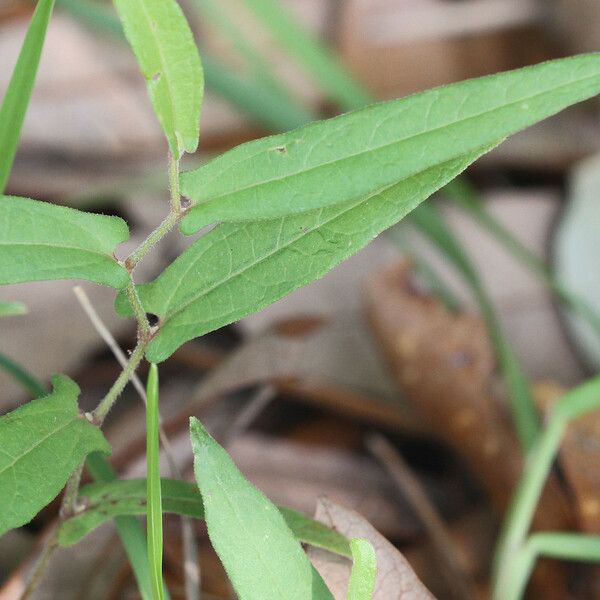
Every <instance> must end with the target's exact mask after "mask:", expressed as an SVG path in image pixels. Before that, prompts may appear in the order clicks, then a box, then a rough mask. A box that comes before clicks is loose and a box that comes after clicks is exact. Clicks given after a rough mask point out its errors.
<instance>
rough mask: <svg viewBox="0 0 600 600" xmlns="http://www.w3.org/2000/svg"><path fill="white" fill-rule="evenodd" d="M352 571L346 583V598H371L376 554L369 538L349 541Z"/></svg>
mask: <svg viewBox="0 0 600 600" xmlns="http://www.w3.org/2000/svg"><path fill="white" fill-rule="evenodd" d="M350 548H351V549H352V560H353V564H352V572H351V573H350V582H349V583H348V595H347V598H348V600H371V598H372V597H373V592H374V590H375V579H376V578H377V556H376V555H375V548H373V546H372V545H371V542H369V540H364V539H361V538H355V539H353V540H351V541H350Z"/></svg>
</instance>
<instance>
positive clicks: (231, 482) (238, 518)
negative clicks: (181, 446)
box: [190, 417, 313, 600]
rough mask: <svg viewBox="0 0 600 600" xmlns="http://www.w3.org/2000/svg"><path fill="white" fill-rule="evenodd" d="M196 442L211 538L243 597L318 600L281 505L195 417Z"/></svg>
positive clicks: (196, 467) (196, 469)
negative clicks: (248, 477)
mask: <svg viewBox="0 0 600 600" xmlns="http://www.w3.org/2000/svg"><path fill="white" fill-rule="evenodd" d="M190 436H191V439H192V448H193V451H194V472H195V474H196V481H197V483H198V488H199V489H200V493H201V494H202V498H203V500H204V510H205V519H206V525H207V528H208V535H209V537H210V540H211V543H212V545H213V547H214V549H215V550H216V552H217V554H218V555H219V558H220V559H221V562H222V563H223V566H224V567H225V570H226V571H227V574H228V575H229V579H230V580H231V583H232V585H233V587H234V589H235V591H236V593H237V595H238V596H239V597H240V598H244V600H307V599H310V598H312V597H313V571H312V565H311V564H310V561H309V560H308V557H307V556H306V554H305V553H304V551H303V550H302V547H301V546H300V544H299V543H298V541H297V540H296V539H295V538H294V536H293V534H292V532H291V531H290V529H289V527H288V526H287V525H286V523H285V521H284V520H283V517H282V516H281V513H280V512H279V511H278V510H277V508H276V507H275V505H274V504H272V503H271V502H270V501H269V500H268V499H267V498H266V497H265V496H264V495H263V494H262V493H261V492H260V491H259V490H257V489H256V488H255V487H254V486H253V485H252V484H251V483H249V482H248V481H247V480H246V479H244V477H243V476H242V474H241V473H240V472H239V471H238V469H237V467H236V466H235V465H234V464H233V461H232V460H231V458H230V457H229V455H228V454H227V452H225V450H224V449H223V448H221V446H219V445H218V444H217V443H216V442H215V441H214V440H213V438H212V437H211V436H210V435H209V434H208V432H207V431H206V430H205V429H204V427H202V425H201V424H200V422H199V421H198V420H197V419H195V418H193V417H192V418H191V419H190Z"/></svg>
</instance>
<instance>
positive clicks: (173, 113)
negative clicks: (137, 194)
mask: <svg viewBox="0 0 600 600" xmlns="http://www.w3.org/2000/svg"><path fill="white" fill-rule="evenodd" d="M138 2H139V4H140V5H141V6H142V11H143V13H144V16H145V17H146V22H147V25H148V30H149V31H150V37H151V38H152V40H153V42H154V45H155V47H156V50H157V52H158V56H159V58H160V66H161V77H164V78H165V81H166V86H167V89H168V92H169V93H168V94H167V96H168V99H169V107H170V109H171V119H172V122H173V135H174V136H175V144H176V145H177V152H180V151H181V149H180V148H179V143H180V142H179V138H178V136H177V131H178V126H177V123H178V119H177V111H176V110H175V103H174V102H173V88H172V85H171V78H170V76H169V75H168V74H167V73H168V69H167V68H166V64H167V63H166V61H165V57H164V55H163V52H162V47H161V45H160V43H159V42H158V35H155V31H154V30H153V29H152V19H151V17H150V14H149V13H148V10H147V8H146V4H145V3H144V1H143V0H138ZM151 79H152V74H150V80H151ZM159 83H160V82H159ZM182 143H183V140H182Z"/></svg>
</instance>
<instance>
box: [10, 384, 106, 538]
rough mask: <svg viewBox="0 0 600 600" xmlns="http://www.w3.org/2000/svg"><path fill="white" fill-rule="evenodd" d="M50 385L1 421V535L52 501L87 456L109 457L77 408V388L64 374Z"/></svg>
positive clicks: (99, 436) (96, 432)
mask: <svg viewBox="0 0 600 600" xmlns="http://www.w3.org/2000/svg"><path fill="white" fill-rule="evenodd" d="M52 384H53V386H54V390H53V392H52V393H51V394H50V395H48V396H46V397H45V398H40V399H38V400H33V401H32V402H30V403H29V404H25V405H24V406H21V407H19V408H17V409H16V410H14V411H12V412H10V413H8V414H7V415H5V416H3V417H0V535H1V534H2V533H4V532H5V531H7V530H8V529H12V528H14V527H20V526H21V525H24V524H25V523H28V522H29V521H30V520H31V519H32V518H33V517H34V516H35V515H36V514H37V513H38V512H39V511H40V510H41V509H42V508H44V506H46V504H48V503H49V502H50V501H51V500H52V499H54V498H55V496H56V495H57V494H58V493H59V492H60V490H61V489H62V487H63V486H64V485H65V483H66V481H67V479H68V478H69V475H71V473H72V471H73V470H74V469H75V467H76V466H77V465H78V464H79V463H81V461H82V460H83V459H84V458H85V456H86V455H87V454H89V453H90V452H94V451H101V452H104V453H106V454H108V453H110V446H109V445H108V443H107V441H106V440H105V439H104V436H103V435H102V433H101V432H100V430H99V429H98V428H97V427H94V426H93V425H92V424H91V423H89V422H88V421H87V420H86V419H85V417H83V415H81V413H80V412H79V410H78V408H77V397H78V395H79V388H78V387H77V384H76V383H75V382H74V381H72V380H71V379H69V378H68V377H65V376H63V375H56V376H54V377H53V379H52Z"/></svg>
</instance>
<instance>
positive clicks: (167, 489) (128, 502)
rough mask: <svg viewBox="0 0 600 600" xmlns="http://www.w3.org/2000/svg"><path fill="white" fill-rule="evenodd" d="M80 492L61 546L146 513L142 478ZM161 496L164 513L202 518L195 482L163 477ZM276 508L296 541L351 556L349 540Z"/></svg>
mask: <svg viewBox="0 0 600 600" xmlns="http://www.w3.org/2000/svg"><path fill="white" fill-rule="evenodd" d="M79 495H80V497H81V498H82V499H83V500H84V502H85V509H84V510H83V511H81V512H80V513H78V514H77V515H75V516H73V517H70V518H69V519H67V520H66V521H65V522H64V523H63V524H62V525H61V528H60V532H59V542H60V544H61V545H63V546H71V545H73V544H75V543H77V542H78V541H79V540H81V539H82V538H84V537H85V536H86V535H87V534H88V533H89V532H90V531H92V530H94V529H95V528H96V527H98V526H99V525H102V523H104V522H105V521H107V520H109V519H112V518H114V517H121V516H125V515H130V516H133V515H145V514H146V480H145V479H127V480H121V481H111V482H106V483H92V484H89V485H86V486H84V487H83V488H81V492H80V494H79ZM161 495H162V507H163V512H167V513H175V514H178V515H184V516H187V517H192V518H195V519H203V518H204V506H203V504H202V496H201V495H200V492H199V491H198V486H197V485H196V484H195V483H187V482H185V481H178V480H175V479H162V480H161ZM278 508H279V512H280V513H281V514H282V515H283V518H284V520H285V522H286V523H287V526H288V527H289V528H290V530H291V531H292V533H293V534H294V537H295V538H296V539H297V540H298V541H300V542H303V543H305V544H310V545H311V546H315V547H318V548H324V549H326V550H329V551H330V552H334V553H336V554H340V555H342V556H351V552H350V542H349V540H348V539H346V538H345V537H344V536H343V535H340V534H339V533H337V532H336V531H334V530H333V529H329V528H328V527H326V526H325V525H323V524H322V523H320V522H319V521H315V520H314V519H311V518H309V517H307V516H305V515H303V514H302V513H299V512H297V511H295V510H292V509H291V508H285V507H283V506H280V507H278Z"/></svg>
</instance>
